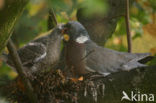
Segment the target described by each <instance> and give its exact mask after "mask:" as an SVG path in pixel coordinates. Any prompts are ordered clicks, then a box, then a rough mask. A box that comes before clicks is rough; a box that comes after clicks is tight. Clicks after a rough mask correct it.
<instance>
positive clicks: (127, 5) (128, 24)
mask: <svg viewBox="0 0 156 103" xmlns="http://www.w3.org/2000/svg"><path fill="white" fill-rule="evenodd" d="M125 22H126V29H127V44H128V52H130V53H131V52H132V40H131V32H130V23H129V0H126V15H125Z"/></svg>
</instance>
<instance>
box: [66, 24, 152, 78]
mask: <svg viewBox="0 0 156 103" xmlns="http://www.w3.org/2000/svg"><path fill="white" fill-rule="evenodd" d="M64 28H66V31H65V32H64V35H68V36H69V37H68V38H69V39H64V41H65V42H64V44H65V48H64V49H65V58H66V65H67V66H68V67H69V68H70V69H72V71H73V75H76V76H80V75H82V74H86V73H89V72H97V73H99V74H102V75H104V76H106V75H109V74H110V73H114V72H118V71H121V70H124V71H129V70H131V69H133V68H136V67H142V66H145V65H144V64H142V63H140V62H138V61H140V60H142V59H144V58H146V57H148V56H150V54H149V53H135V54H132V53H126V52H118V51H115V50H111V49H108V48H103V47H101V46H98V45H97V44H96V43H95V42H93V41H92V40H91V39H90V37H89V35H88V32H87V31H86V29H85V28H84V27H83V25H81V24H80V23H79V22H77V21H70V22H68V23H67V24H65V25H64ZM64 37H65V36H64Z"/></svg>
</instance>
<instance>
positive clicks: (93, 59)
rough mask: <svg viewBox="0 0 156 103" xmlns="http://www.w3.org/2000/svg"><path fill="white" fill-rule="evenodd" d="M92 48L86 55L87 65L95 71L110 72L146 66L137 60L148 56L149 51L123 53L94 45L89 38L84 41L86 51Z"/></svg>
mask: <svg viewBox="0 0 156 103" xmlns="http://www.w3.org/2000/svg"><path fill="white" fill-rule="evenodd" d="M93 48H94V52H93V53H91V54H90V55H89V56H88V57H87V61H86V62H87V66H88V67H89V68H91V69H93V70H94V71H96V72H99V73H101V74H103V73H112V72H117V71H119V70H131V69H133V68H136V67H142V66H146V65H144V64H141V63H139V62H138V61H139V60H141V59H144V58H145V57H148V56H150V54H149V53H136V54H132V53H125V52H118V51H114V50H111V49H107V48H103V47H100V46H98V45H96V44H95V43H94V42H92V41H91V40H90V41H88V42H87V43H86V51H87V53H88V52H89V51H91V50H92V49H93Z"/></svg>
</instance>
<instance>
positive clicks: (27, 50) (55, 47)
mask: <svg viewBox="0 0 156 103" xmlns="http://www.w3.org/2000/svg"><path fill="white" fill-rule="evenodd" d="M62 30H63V29H62V25H58V26H57V27H55V28H54V29H53V30H52V31H50V33H49V35H46V36H43V37H40V38H38V39H36V40H33V41H31V42H29V43H28V44H26V45H25V46H24V47H22V48H20V49H19V50H17V53H18V55H19V57H20V59H21V62H22V65H23V68H24V71H25V72H26V73H28V74H32V73H36V72H40V71H42V70H47V69H49V68H52V67H53V66H54V65H55V64H56V63H57V61H58V60H59V58H60V52H61V49H60V47H61V41H62V39H63V37H62ZM3 59H4V55H3ZM4 61H6V63H7V64H8V65H9V66H10V67H12V68H14V64H13V61H12V60H11V56H10V54H8V55H5V60H4Z"/></svg>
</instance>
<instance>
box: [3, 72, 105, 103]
mask: <svg viewBox="0 0 156 103" xmlns="http://www.w3.org/2000/svg"><path fill="white" fill-rule="evenodd" d="M29 79H30V82H31V84H32V86H33V88H34V92H35V93H36V94H37V97H38V103H78V101H79V99H80V98H81V97H82V96H83V97H85V96H87V95H90V96H92V97H93V98H92V99H93V100H94V101H97V95H98V94H100V95H101V94H102V95H104V88H105V87H104V86H105V85H104V84H103V83H102V81H101V80H98V81H97V80H96V81H94V80H93V78H90V75H87V76H85V77H84V80H78V81H73V80H71V79H69V78H66V77H65V76H64V74H63V73H62V72H61V70H54V71H50V72H45V73H39V74H34V75H33V77H31V78H29ZM94 79H95V78H94ZM5 88H6V90H9V89H10V88H12V89H11V90H10V91H9V95H8V96H7V97H8V98H9V101H11V102H18V103H29V99H28V98H27V96H26V94H25V88H24V85H23V84H22V82H21V80H20V78H19V77H17V78H16V80H14V81H12V82H10V83H9V84H8V85H7V86H6V87H5ZM7 88H8V89H7Z"/></svg>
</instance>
